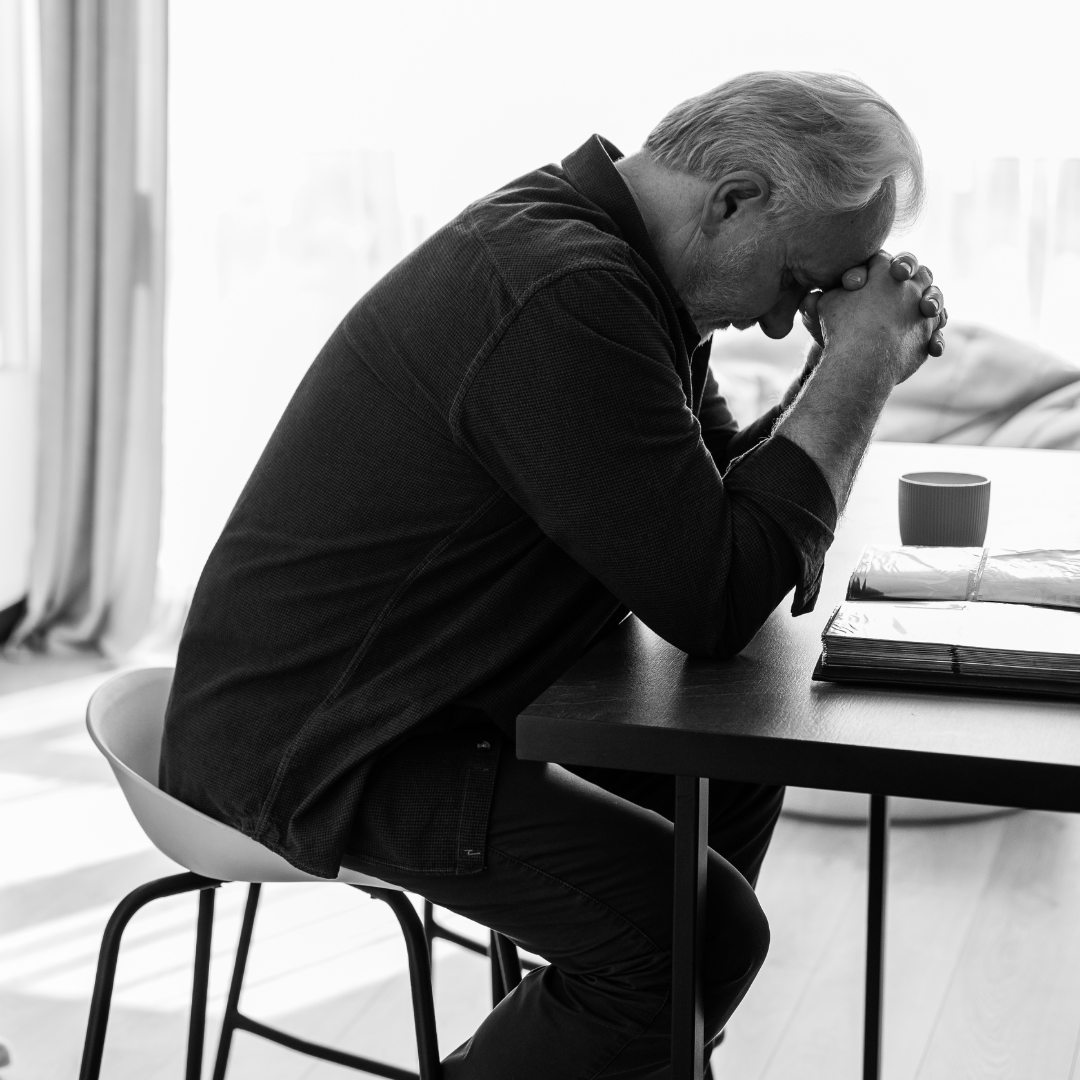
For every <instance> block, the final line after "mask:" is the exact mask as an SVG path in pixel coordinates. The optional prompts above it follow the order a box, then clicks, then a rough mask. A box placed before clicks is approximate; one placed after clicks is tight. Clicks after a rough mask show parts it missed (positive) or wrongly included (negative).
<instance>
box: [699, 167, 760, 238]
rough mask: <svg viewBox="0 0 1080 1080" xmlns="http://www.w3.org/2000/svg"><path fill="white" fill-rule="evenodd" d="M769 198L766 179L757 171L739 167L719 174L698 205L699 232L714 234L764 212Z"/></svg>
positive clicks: (709, 235)
mask: <svg viewBox="0 0 1080 1080" xmlns="http://www.w3.org/2000/svg"><path fill="white" fill-rule="evenodd" d="M768 201H769V181H768V180H766V179H765V177H764V176H762V175H761V173H756V172H751V171H750V170H739V171H738V172H730V173H727V174H726V175H725V176H722V177H721V178H720V179H719V180H717V181H716V182H715V183H714V184H712V185H711V186H710V188H709V189H708V191H707V192H706V195H705V203H704V205H703V206H702V208H701V231H702V232H703V233H704V234H705V235H706V236H708V237H713V236H715V235H716V234H717V233H718V232H719V231H720V230H721V229H722V228H724V227H725V226H728V225H733V224H736V223H738V224H742V222H743V221H744V220H745V219H748V218H751V217H756V216H757V215H759V214H762V213H764V211H765V204H766V203H767V202H768Z"/></svg>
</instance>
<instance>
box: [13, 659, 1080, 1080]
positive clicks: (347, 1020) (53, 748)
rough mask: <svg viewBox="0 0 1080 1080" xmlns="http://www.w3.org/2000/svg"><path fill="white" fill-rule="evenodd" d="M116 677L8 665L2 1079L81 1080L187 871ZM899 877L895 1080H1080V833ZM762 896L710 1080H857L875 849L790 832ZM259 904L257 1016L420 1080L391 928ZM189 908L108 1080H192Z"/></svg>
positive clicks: (935, 845) (1007, 831)
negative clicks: (760, 929)
mask: <svg viewBox="0 0 1080 1080" xmlns="http://www.w3.org/2000/svg"><path fill="white" fill-rule="evenodd" d="M100 668H101V665H100V664H96V665H95V664H92V663H88V662H81V661H71V662H68V663H66V664H55V663H53V664H51V665H50V664H40V663H39V664H36V665H34V664H31V665H25V664H23V665H13V664H11V663H10V662H8V661H0V1040H3V1041H5V1042H6V1043H7V1044H8V1046H9V1047H10V1049H11V1053H12V1058H13V1062H12V1064H11V1066H9V1067H8V1068H6V1069H2V1070H0V1078H2V1080H68V1078H74V1077H75V1076H76V1075H77V1070H78V1061H79V1055H80V1050H81V1041H82V1036H83V1026H84V1024H85V1020H86V1010H87V1003H88V999H89V994H90V988H91V984H92V978H93V969H94V963H95V959H96V950H97V947H98V943H99V940H100V934H101V930H102V927H103V926H104V923H105V921H106V919H107V918H108V914H109V911H110V910H111V907H112V905H113V904H115V902H116V901H117V900H118V899H119V898H120V896H122V895H123V894H124V893H125V892H127V891H128V890H130V889H131V888H133V887H134V886H135V885H137V884H139V883H141V882H142V881H145V880H147V879H149V878H151V877H153V876H156V875H160V874H162V873H168V872H170V871H171V870H174V869H175V867H174V866H173V865H172V864H170V863H169V862H168V860H166V859H165V858H164V857H163V856H161V855H159V854H157V853H156V852H155V851H154V850H153V849H152V848H151V847H150V845H149V843H148V842H147V841H146V840H145V838H144V837H143V835H142V833H141V832H140V831H139V829H138V828H137V826H136V825H135V824H134V822H133V820H132V819H131V817H130V814H129V813H128V811H127V808H126V805H125V804H124V802H123V799H122V797H121V796H120V794H119V791H118V790H117V788H116V787H115V784H114V783H113V781H112V778H111V775H110V774H109V772H108V769H107V767H106V766H105V765H104V762H103V761H102V760H101V759H100V758H99V757H98V756H97V753H96V751H95V750H94V748H93V747H92V745H91V744H90V742H89V739H88V737H87V736H86V734H85V730H84V728H83V726H82V712H83V709H84V707H85V703H86V699H87V697H88V696H89V694H90V693H91V691H92V689H93V688H94V686H95V685H97V684H98V683H100V682H101V681H102V679H103V678H104V677H105V675H104V674H103V673H102V672H101V671H100V670H99V669H100ZM891 856H892V861H891V872H890V891H889V909H888V960H887V984H886V994H885V1003H886V1021H885V1068H884V1076H885V1077H886V1080H913V1078H919V1080H967V1078H971V1080H975V1078H979V1080H991V1078H993V1080H1005V1078H1010V1080H1011V1078H1016V1080H1074V1078H1075V1080H1080V1069H1078V1067H1077V1049H1078V1045H1080V819H1073V818H1070V817H1067V816H1064V815H1057V814H1039V813H1024V814H1015V815H1010V816H1006V817H1001V818H997V819H993V820H988V821H982V822H978V823H969V824H954V825H944V826H921V827H904V828H894V829H893V831H892V851H891ZM759 891H760V894H761V898H762V903H763V905H764V907H765V910H766V912H767V913H768V915H769V919H770V922H771V924H772V930H773V944H772V950H771V953H770V956H769V960H768V962H767V963H766V965H765V967H764V969H763V970H762V972H761V975H760V977H759V978H758V980H757V982H756V983H755V985H754V987H753V988H752V989H751V991H750V993H749V995H748V996H747V998H746V1000H745V1002H744V1003H743V1005H742V1007H741V1008H740V1010H739V1012H738V1013H737V1014H736V1016H735V1018H734V1019H733V1020H732V1022H731V1024H730V1027H729V1031H728V1038H727V1039H726V1041H725V1043H724V1045H723V1046H722V1048H721V1049H720V1051H719V1052H718V1053H717V1055H716V1059H715V1064H716V1075H717V1077H718V1080H729V1078H730V1080H795V1078H798V1080H819V1078H820V1080H858V1077H859V1075H860V1042H861V1030H860V1010H861V1006H862V964H863V954H862V949H863V935H864V930H865V900H866V843H865V831H864V830H863V829H860V828H857V827H851V826H834V825H822V824H814V823H809V822H803V821H796V820H793V819H789V818H785V819H783V820H782V821H781V823H780V826H779V827H778V829H777V832H776V836H775V840H774V842H773V847H772V850H771V852H770V854H769V857H768V859H767V861H766V864H765V869H764V872H763V874H762V880H761V883H760V889H759ZM265 896H266V900H265V903H264V906H263V909H262V911H261V913H260V917H259V922H258V924H257V928H256V937H255V944H254V948H253V954H252V963H251V968H250V975H249V979H248V986H247V990H246V992H245V999H244V1006H245V1009H246V1010H247V1011H248V1012H250V1013H251V1014H252V1015H255V1016H257V1017H259V1018H262V1019H267V1020H269V1021H271V1022H273V1023H275V1024H278V1025H281V1026H284V1027H286V1028H288V1029H290V1030H293V1031H295V1032H296V1033H297V1034H300V1035H304V1036H306V1037H308V1038H313V1039H317V1040H324V1041H328V1042H332V1043H334V1044H336V1045H340V1046H343V1047H347V1048H353V1049H355V1050H358V1051H360V1052H365V1053H370V1054H372V1055H374V1056H383V1057H385V1058H387V1059H390V1060H393V1061H395V1062H398V1063H400V1064H402V1065H408V1064H409V1063H410V1061H411V1060H413V1051H412V1035H411V1024H410V1020H409V1015H410V1011H409V1007H408V984H407V980H406V977H405V974H404V972H405V956H404V948H403V946H402V944H401V942H400V939H399V937H398V935H397V933H396V931H395V928H394V924H393V922H392V917H391V916H390V915H389V913H388V912H387V911H386V910H385V909H383V908H382V907H381V905H379V904H377V903H375V902H373V901H370V900H368V899H366V898H364V897H362V896H360V895H358V894H357V893H356V892H355V891H353V890H349V889H338V888H334V887H325V886H276V887H268V888H267V890H266V891H265ZM242 903H243V888H242V887H241V886H235V885H234V886H227V887H225V888H223V889H222V890H220V895H219V901H218V919H217V924H216V929H215V946H214V963H213V971H212V985H211V1024H210V1029H209V1038H208V1042H209V1048H210V1051H212V1049H213V1046H214V1045H215V1043H216V1028H215V1021H216V1020H217V1019H218V1018H219V1017H220V1012H221V1007H222V1001H223V997H224V987H225V983H226V981H227V979H228V974H229V967H230V958H231V953H232V950H233V948H234V945H235V940H236V934H237V931H238V925H239V913H240V907H241V905H242ZM194 907H195V902H194V900H193V899H192V898H191V897H181V898H178V899H176V900H174V901H168V902H161V903H159V904H158V905H156V906H154V907H152V908H150V909H149V910H147V911H146V912H144V913H142V914H140V915H139V916H137V917H136V919H135V920H134V921H133V922H132V924H131V927H130V929H129V931H128V935H127V938H126V941H127V944H126V946H125V949H124V952H123V953H122V958H121V964H120V969H119V973H118V978H117V989H116V997H115V1005H114V1012H113V1020H112V1024H111V1027H110V1032H109V1041H108V1045H107V1048H106V1054H105V1064H104V1070H103V1076H104V1077H105V1078H107V1080H136V1078H137V1080H167V1078H177V1080H179V1077H181V1075H182V1071H183V1065H182V1062H183V1046H184V1037H185V1030H186V1014H185V1000H186V995H187V994H188V993H189V991H190V977H191V974H190V962H191V954H192V948H193V933H192V930H193V927H192V923H193V916H194ZM458 925H461V924H460V923H459V924H458ZM436 967H437V971H436V997H437V1001H436V1006H437V1010H438V1012H439V1016H440V1044H441V1046H442V1048H443V1050H444V1052H445V1051H446V1050H447V1049H449V1048H450V1047H452V1046H454V1045H457V1043H459V1042H460V1041H462V1040H464V1039H465V1038H467V1037H468V1035H469V1033H470V1032H471V1030H472V1029H473V1028H474V1027H475V1025H476V1024H477V1023H478V1022H479V1021H480V1019H481V1018H482V1017H483V1016H484V1014H485V1011H486V1009H487V1008H488V993H489V992H488V982H487V972H486V967H485V964H484V962H483V961H482V960H481V959H480V958H477V957H474V956H472V955H470V954H466V953H463V952H461V951H460V950H457V949H455V948H453V947H451V946H446V947H445V948H440V949H439V951H438V953H437V959H436ZM207 1056H208V1059H209V1058H210V1057H211V1056H212V1054H211V1053H209V1052H208V1055H207ZM208 1074H209V1061H208V1063H207V1075H208ZM348 1075H355V1074H350V1072H349V1071H348V1070H344V1069H340V1068H338V1067H336V1066H332V1065H327V1064H320V1063H314V1062H312V1061H310V1060H309V1059H306V1058H301V1057H298V1056H296V1055H294V1054H292V1053H291V1052H289V1051H287V1050H284V1049H281V1048H279V1047H276V1046H272V1045H270V1044H266V1043H263V1042H261V1041H260V1040H256V1039H253V1038H251V1037H249V1036H247V1035H245V1034H244V1033H240V1034H239V1035H238V1036H237V1042H236V1045H235V1050H234V1054H233V1060H232V1062H231V1064H230V1068H229V1077H230V1080H248V1078H250V1080H254V1078H256V1077H258V1078H259V1080H265V1078H268V1077H275V1078H282V1080H294V1078H295V1080H299V1078H301V1077H304V1078H324V1077H325V1078H327V1080H329V1078H331V1077H345V1076H348ZM508 1080H512V1078H508ZM553 1080H557V1078H553Z"/></svg>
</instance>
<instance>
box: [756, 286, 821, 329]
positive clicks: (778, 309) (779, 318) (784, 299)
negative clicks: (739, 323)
mask: <svg viewBox="0 0 1080 1080" xmlns="http://www.w3.org/2000/svg"><path fill="white" fill-rule="evenodd" d="M809 291H810V290H809V289H789V290H787V291H786V292H785V293H784V294H783V295H782V296H781V297H780V299H779V300H778V301H777V302H776V303H775V304H773V306H772V307H771V308H769V310H768V311H766V312H765V314H764V315H762V316H761V318H760V319H758V326H760V327H761V330H762V332H763V333H764V334H765V336H766V337H770V338H782V337H787V336H788V334H790V333H791V328H792V326H794V325H795V316H796V315H797V314H798V313H799V305H800V304H801V303H802V301H803V297H804V296H805V295H806V294H807V293H808V292H809Z"/></svg>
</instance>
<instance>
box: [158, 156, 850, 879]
mask: <svg viewBox="0 0 1080 1080" xmlns="http://www.w3.org/2000/svg"><path fill="white" fill-rule="evenodd" d="M612 157H616V158H617V157H618V151H617V150H615V148H614V147H612V146H611V145H610V144H609V143H606V142H604V141H603V140H601V139H599V138H598V137H595V136H594V137H593V138H591V139H590V140H589V141H588V142H586V143H585V144H584V145H583V146H582V147H580V148H579V149H578V150H576V151H575V152H574V153H573V154H571V155H570V156H569V157H568V158H566V159H565V161H563V163H562V165H561V166H555V165H551V166H547V167H545V168H542V169H539V170H537V171H535V172H532V173H529V174H527V175H526V176H523V177H521V178H520V179H519V180H516V181H514V182H512V183H510V184H508V185H507V186H506V187H504V188H502V189H500V190H499V191H496V192H495V193H494V194H492V195H490V196H488V197H486V198H484V199H481V200H480V201H479V202H476V203H474V204H472V205H471V206H469V207H468V208H467V209H466V210H465V211H464V212H463V213H462V214H461V215H460V216H458V217H457V218H455V219H454V220H453V221H451V222H450V223H449V224H448V225H447V226H445V227H444V228H442V229H440V230H439V231H438V232H437V233H436V234H434V235H433V236H432V237H431V238H430V239H429V240H427V241H425V242H424V243H423V244H422V245H421V246H420V247H418V248H417V249H416V250H415V251H414V252H412V253H411V254H410V255H409V256H407V257H406V258H405V259H404V260H403V261H402V262H401V263H400V264H398V266H397V267H395V268H394V269H393V270H391V271H390V272H389V273H388V274H387V275H386V276H385V277H384V278H382V279H381V280H380V281H379V282H378V283H377V284H376V285H375V286H374V287H373V288H372V289H371V290H370V291H369V292H368V293H367V294H366V295H365V296H364V297H362V298H361V300H360V301H359V302H358V303H357V305H356V306H355V307H354V308H353V309H352V311H351V312H350V313H349V314H348V315H347V316H346V317H345V319H344V320H343V322H342V323H341V325H340V326H339V327H338V328H337V330H336V331H335V332H334V334H333V335H332V336H331V338H330V340H329V341H328V342H327V344H326V345H325V347H324V348H323V349H322V351H321V352H320V354H319V356H318V357H317V358H316V360H315V362H314V363H313V364H312V366H311V368H310V369H309V371H308V372H307V374H306V375H305V376H304V379H303V381H302V382H301V384H300V386H299V388H298V389H297V391H296V394H295V395H294V397H293V399H292V401H291V402H290V404H289V406H288V408H287V409H286V411H285V413H284V415H283V416H282V419H281V421H280V423H279V424H278V427H277V429H276V430H275V432H274V434H273V436H272V437H271V439H270V441H269V443H268V445H267V447H266V449H265V451H264V452H263V455H262V457H261V458H260V460H259V462H258V464H257V465H256V467H255V470H254V472H253V474H252V476H251V478H250V480H249V481H248V483H247V485H246V487H245V488H244V491H243V493H242V494H241V496H240V499H239V501H238V502H237V504H236V507H235V509H234V510H233V512H232V515H231V516H230V518H229V520H228V523H227V524H226V527H225V530H224V532H223V533H222V536H221V538H220V539H219V540H218V543H217V545H216V546H215V548H214V550H213V552H212V553H211V555H210V558H209V560H208V562H207V564H206V567H205V569H204V571H203V575H202V578H201V579H200V581H199V585H198V588H197V590H196V592H195V596H194V599H193V601H192V606H191V612H190V615H189V618H188V622H187V625H186V627H185V630H184V635H183V639H182V641H181V644H180V653H179V659H178V663H177V671H176V678H175V682H174V685H173V692H172V697H171V699H170V702H169V708H168V714H167V717H166V727H165V737H164V742H163V746H162V759H161V782H162V785H163V787H164V788H165V790H166V791H168V792H170V793H171V794H173V795H175V796H176V797H178V798H180V799H182V800H183V801H184V802H187V803H189V804H191V805H193V806H195V807H197V808H199V809H200V810H203V811H204V812H206V813H208V814H210V815H211V816H213V817H215V818H218V819H220V820H222V821H225V822H226V823H228V824H230V825H232V826H234V827H236V828H238V829H240V830H241V831H243V832H244V833H246V834H248V835H249V836H252V837H254V838H255V839H256V840H258V841H260V842H261V843H263V844H265V845H267V846H268V847H270V848H272V849H273V850H274V851H277V852H279V853H280V854H281V855H283V856H284V857H285V858H286V859H288V860H289V861H290V862H291V863H293V864H294V865H296V866H298V867H300V868H301V869H303V870H306V871H308V872H310V873H313V874H318V875H321V876H326V877H330V876H333V875H335V874H336V872H337V870H338V867H339V864H340V860H341V857H342V854H343V852H344V851H345V849H346V847H347V846H349V845H350V843H351V840H355V839H356V838H355V837H353V836H352V831H353V829H352V827H353V821H354V818H355V817H356V814H357V810H358V807H360V805H361V799H362V797H363V796H364V792H365V787H366V785H367V782H368V781H369V780H370V779H371V778H372V770H373V767H374V766H375V764H376V762H378V761H379V759H380V757H382V758H383V759H385V760H398V761H404V762H408V764H409V770H406V772H407V773H408V772H410V770H411V775H412V776H413V779H414V782H413V783H411V784H410V785H409V790H408V791H404V792H403V791H401V790H400V785H399V786H398V787H395V785H394V784H387V783H376V784H373V785H372V790H371V791H370V792H369V793H368V794H369V796H370V798H368V799H366V800H365V801H364V811H365V816H366V820H369V822H370V828H365V829H361V830H360V832H359V834H358V835H359V843H360V844H361V846H364V845H365V844H366V845H367V846H368V847H369V848H371V849H372V850H371V852H370V853H371V854H372V856H373V857H376V858H377V857H379V853H380V851H381V850H382V849H383V848H385V849H387V850H389V849H390V847H394V845H387V844H384V843H381V840H385V839H386V838H387V837H389V836H391V834H394V835H397V836H398V838H399V839H400V838H401V835H402V834H405V843H404V844H398V845H396V847H395V850H397V851H399V852H400V851H402V850H404V851H405V852H406V853H407V854H406V856H405V858H404V863H406V864H413V863H415V864H416V865H408V866H406V868H407V869H414V870H417V871H420V872H431V873H458V874H462V873H472V872H475V871H477V870H480V869H482V868H483V865H484V835H485V828H486V820H487V807H488V803H489V800H490V796H491V790H492V785H493V783H494V776H495V770H494V766H493V760H494V755H493V751H495V750H496V749H497V747H496V746H494V745H492V746H491V748H490V749H485V748H484V747H485V745H490V744H491V742H492V738H495V739H496V741H498V740H499V733H501V734H502V736H503V737H504V738H512V737H513V723H514V719H515V717H516V715H517V714H518V713H519V712H520V711H521V710H522V709H523V708H524V707H525V706H526V705H528V704H529V702H531V701H532V700H533V699H534V698H535V697H536V696H537V695H538V694H539V693H540V692H541V691H542V690H544V689H545V688H546V687H547V686H549V685H550V684H551V683H552V682H553V681H554V680H555V679H556V678H557V677H558V676H559V675H560V674H561V673H562V672H563V671H565V670H566V668H567V667H568V666H569V665H570V664H572V663H573V662H574V661H575V660H576V659H577V658H578V657H579V656H580V654H581V653H582V651H583V650H584V649H585V648H586V647H587V646H588V644H589V643H590V642H591V641H592V640H593V639H594V638H595V637H596V636H597V635H598V634H599V633H600V632H601V631H602V630H603V628H604V627H605V626H606V625H608V624H609V623H610V621H611V620H612V619H613V618H618V617H619V616H620V614H622V613H623V612H625V611H626V609H630V610H632V611H633V612H635V613H636V614H637V615H638V616H639V617H640V618H641V619H642V620H643V621H644V622H645V623H646V624H647V625H649V626H650V627H651V628H652V629H653V630H655V631H656V632H657V633H658V634H660V635H661V636H663V637H664V638H666V639H667V640H668V641H670V642H671V643H672V644H674V645H676V646H678V647H679V648H680V649H683V650H685V651H686V652H688V653H691V654H695V655H701V656H711V657H721V656H727V655H731V654H733V653H735V652H737V651H738V650H739V649H741V648H742V647H743V646H744V645H745V644H746V643H747V642H748V641H749V640H750V638H751V637H752V636H753V634H754V633H755V632H756V631H757V630H758V628H759V627H760V625H761V624H762V622H764V620H765V618H766V617H767V616H768V614H769V612H770V611H771V610H772V609H773V608H774V607H775V606H776V605H777V604H778V603H779V602H780V600H781V599H782V598H783V596H784V595H785V594H786V593H787V592H788V590H789V589H791V587H792V586H793V585H794V586H795V589H796V594H795V600H794V605H793V611H794V612H795V613H799V612H802V611H806V610H808V609H809V608H810V607H811V606H812V604H813V601H814V598H815V596H816V593H817V589H818V585H819V582H820V576H821V568H822V561H823V558H824V554H825V551H826V549H827V547H828V545H829V543H830V542H831V539H832V527H833V525H834V524H835V517H836V510H835V505H834V502H833V499H832V496H831V494H830V492H829V488H828V486H827V484H826V483H825V480H824V478H823V477H822V475H821V473H820V471H819V470H818V468H817V467H816V465H815V464H814V463H813V461H812V460H811V459H810V458H809V457H808V456H807V455H806V454H805V453H804V452H803V451H802V450H801V449H800V448H799V447H797V446H796V445H795V444H794V443H792V442H789V441H788V440H786V439H784V438H782V437H778V436H773V437H768V436H769V432H770V430H771V426H772V423H773V421H774V420H775V414H768V415H767V416H766V417H764V418H762V420H761V421H759V422H758V423H757V424H755V425H752V427H751V428H750V429H748V430H746V431H744V432H741V433H737V425H736V424H735V422H734V421H733V420H732V417H731V414H730V413H729V412H728V410H727V407H726V406H725V404H724V401H723V399H722V398H721V397H720V395H719V393H718V390H717V386H716V383H715V381H714V380H713V379H712V377H711V374H710V372H709V364H708V361H709V343H708V342H705V343H703V344H699V342H698V336H697V334H696V332H695V329H694V326H693V324H692V323H691V321H690V319H689V317H688V315H687V313H686V311H685V310H684V309H683V308H682V306H681V304H680V302H679V299H678V296H677V294H676V293H675V291H674V289H673V288H672V286H671V284H670V282H669V281H668V279H667V278H666V276H665V274H664V271H663V269H662V267H661V265H660V262H659V259H658V258H657V255H656V253H655V251H654V249H653V247H652V245H651V243H650V241H649V238H648V236H647V233H646V230H645V226H644V223H643V221H642V219H641V216H640V214H639V213H638V210H637V207H636V205H635V203H634V201H633V198H632V197H631V195H630V192H629V189H628V188H627V187H626V185H625V183H624V182H623V180H622V178H621V176H620V175H619V173H618V171H617V170H616V169H615V167H614V165H613V163H612ZM283 317H285V318H287V317H288V316H287V313H285V314H284V315H283ZM737 455H742V456H738V457H737ZM733 459H735V460H733ZM421 736H422V737H421ZM420 746H422V747H425V748H426V749H425V750H424V751H423V753H421V754H420V757H416V750H415V748H416V747H420ZM410 754H413V755H414V756H413V758H412V759H410V757H409V755H410ZM425 754H426V756H424V755H425ZM387 755H391V757H390V758H388V757H387ZM390 774H391V775H392V774H393V770H390ZM447 808H450V810H449V811H448V809H447ZM365 837H366V839H365ZM353 846H354V847H355V844H354V845H353ZM396 859H397V862H399V863H401V862H402V857H401V856H400V855H398V856H396Z"/></svg>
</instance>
